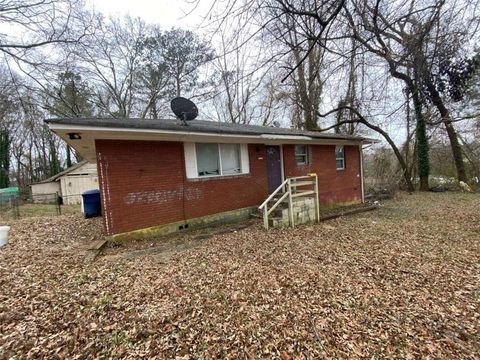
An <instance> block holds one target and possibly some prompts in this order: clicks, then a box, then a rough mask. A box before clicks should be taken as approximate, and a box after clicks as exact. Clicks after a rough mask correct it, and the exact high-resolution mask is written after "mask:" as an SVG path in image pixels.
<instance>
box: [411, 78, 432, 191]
mask: <svg viewBox="0 0 480 360" xmlns="http://www.w3.org/2000/svg"><path fill="white" fill-rule="evenodd" d="M412 99H413V105H414V108H415V116H416V118H417V126H416V131H415V132H416V135H417V143H416V147H417V159H418V161H417V166H418V176H419V177H420V191H428V190H429V188H430V187H429V185H428V176H429V175H430V161H429V157H428V138H427V129H426V124H425V117H424V116H423V113H422V103H421V101H420V96H419V92H418V88H417V87H416V86H414V89H413V93H412Z"/></svg>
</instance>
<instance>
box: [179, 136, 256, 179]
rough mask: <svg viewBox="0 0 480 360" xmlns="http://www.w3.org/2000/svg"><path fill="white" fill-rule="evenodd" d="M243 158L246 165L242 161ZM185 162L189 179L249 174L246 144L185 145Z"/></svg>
mask: <svg viewBox="0 0 480 360" xmlns="http://www.w3.org/2000/svg"><path fill="white" fill-rule="evenodd" d="M192 145H194V146H192ZM192 150H193V152H192ZM243 157H245V159H246V161H247V163H245V161H242V160H243ZM185 160H186V169H187V177H189V178H194V177H204V176H218V175H235V174H242V173H248V172H249V169H248V150H247V145H246V144H245V145H240V144H207V143H196V144H192V143H186V144H185ZM195 163H196V166H195ZM192 168H194V169H192ZM192 170H194V172H193V171H192Z"/></svg>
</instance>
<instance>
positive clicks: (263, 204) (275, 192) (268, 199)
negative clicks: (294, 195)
mask: <svg viewBox="0 0 480 360" xmlns="http://www.w3.org/2000/svg"><path fill="white" fill-rule="evenodd" d="M289 181H290V179H289V178H287V179H285V181H284V182H282V184H281V185H280V186H279V187H278V188H276V189H275V191H274V192H272V193H271V194H270V196H269V197H268V198H267V199H266V200H265V201H264V202H263V203H262V205H260V206H259V207H258V208H259V209H263V207H264V206H265V205H267V203H268V202H269V201H270V200H272V199H273V197H274V196H275V195H277V193H278V192H279V191H280V190H281V189H283V187H284V186H285V185H287V183H288V182H289Z"/></svg>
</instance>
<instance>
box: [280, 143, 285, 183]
mask: <svg viewBox="0 0 480 360" xmlns="http://www.w3.org/2000/svg"><path fill="white" fill-rule="evenodd" d="M283 167H284V165H283V144H280V170H281V174H282V183H283V182H284V181H285V171H284V169H283Z"/></svg>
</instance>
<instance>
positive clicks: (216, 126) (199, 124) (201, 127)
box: [45, 118, 372, 141]
mask: <svg viewBox="0 0 480 360" xmlns="http://www.w3.org/2000/svg"><path fill="white" fill-rule="evenodd" d="M45 122H47V123H50V124H63V125H72V126H75V125H80V126H92V127H106V128H127V129H128V128H131V129H149V130H166V131H188V132H198V133H215V134H238V135H263V134H270V135H296V136H309V137H312V138H317V139H339V140H354V141H363V140H366V141H372V139H368V138H364V137H361V136H353V135H346V134H332V133H325V132H319V131H304V130H299V129H286V128H277V127H270V126H258V125H243V124H232V123H225V122H217V121H204V120H192V121H189V122H188V123H187V125H185V124H183V123H182V122H181V121H179V120H173V119H156V120H152V119H113V118H56V119H47V120H45Z"/></svg>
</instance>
